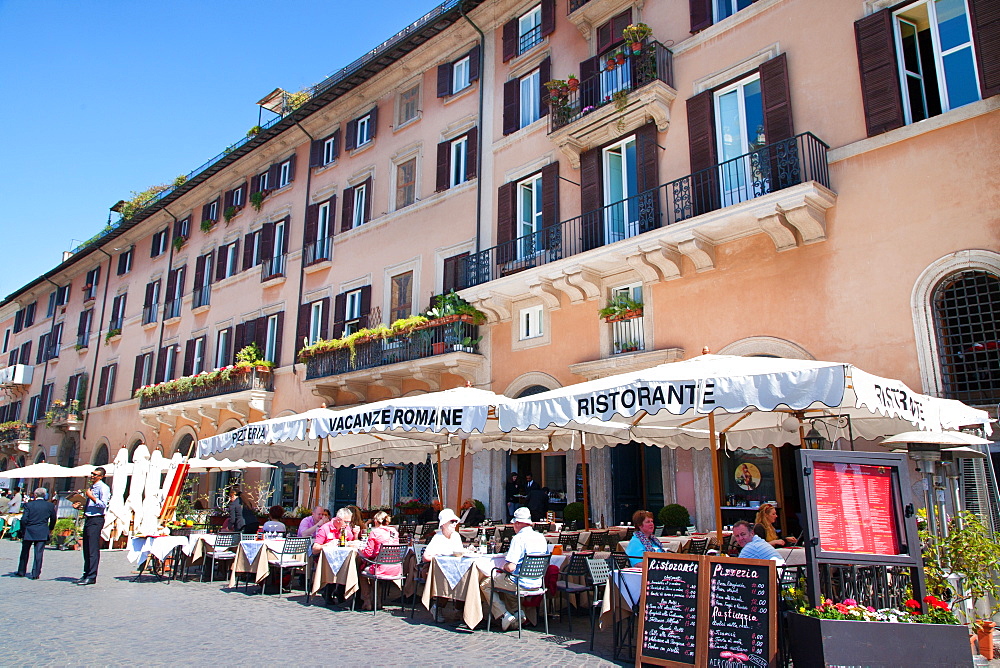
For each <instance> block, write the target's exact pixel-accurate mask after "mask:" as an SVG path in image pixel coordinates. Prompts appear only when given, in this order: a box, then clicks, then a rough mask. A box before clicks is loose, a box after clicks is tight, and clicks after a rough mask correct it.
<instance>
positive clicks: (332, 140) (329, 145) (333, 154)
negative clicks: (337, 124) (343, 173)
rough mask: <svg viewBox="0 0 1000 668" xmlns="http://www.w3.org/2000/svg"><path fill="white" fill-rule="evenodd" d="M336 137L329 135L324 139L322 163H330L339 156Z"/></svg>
mask: <svg viewBox="0 0 1000 668" xmlns="http://www.w3.org/2000/svg"><path fill="white" fill-rule="evenodd" d="M336 141H337V140H336V137H328V138H327V139H325V140H323V162H322V163H320V164H323V165H329V164H330V163H331V162H333V161H334V160H335V159H336V158H337V143H336Z"/></svg>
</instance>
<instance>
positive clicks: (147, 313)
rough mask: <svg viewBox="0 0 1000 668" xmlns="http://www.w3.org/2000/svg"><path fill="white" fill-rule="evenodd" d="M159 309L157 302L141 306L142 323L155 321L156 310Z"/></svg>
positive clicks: (146, 323)
mask: <svg viewBox="0 0 1000 668" xmlns="http://www.w3.org/2000/svg"><path fill="white" fill-rule="evenodd" d="M159 310H160V305H159V304H150V305H149V306H143V307H142V324H144V325H148V324H149V323H151V322H156V314H157V311H159Z"/></svg>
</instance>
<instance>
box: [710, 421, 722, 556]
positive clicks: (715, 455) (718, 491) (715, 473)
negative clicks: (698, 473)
mask: <svg viewBox="0 0 1000 668" xmlns="http://www.w3.org/2000/svg"><path fill="white" fill-rule="evenodd" d="M708 438H709V442H710V443H711V446H712V482H713V483H714V484H713V487H714V488H715V539H716V540H717V541H719V545H722V474H721V473H720V472H719V440H718V435H717V434H716V433H715V413H709V414H708Z"/></svg>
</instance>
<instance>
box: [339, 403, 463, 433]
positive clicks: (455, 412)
mask: <svg viewBox="0 0 1000 668" xmlns="http://www.w3.org/2000/svg"><path fill="white" fill-rule="evenodd" d="M463 411H464V409H462V408H451V409H441V410H431V409H429V408H425V409H419V408H408V409H402V408H383V409H382V410H377V411H368V412H366V413H355V414H353V415H342V416H339V417H336V418H332V419H331V420H330V432H331V433H333V432H345V431H351V430H355V429H368V428H369V427H386V426H406V427H455V426H459V425H461V424H462V413H463Z"/></svg>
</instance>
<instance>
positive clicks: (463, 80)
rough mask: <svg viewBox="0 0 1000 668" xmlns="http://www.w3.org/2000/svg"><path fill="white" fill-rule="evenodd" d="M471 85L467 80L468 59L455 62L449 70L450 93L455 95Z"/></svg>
mask: <svg viewBox="0 0 1000 668" xmlns="http://www.w3.org/2000/svg"><path fill="white" fill-rule="evenodd" d="M471 85H472V81H471V80H470V79H469V57H468V56H466V57H465V58H461V59H459V60H456V61H455V63H454V64H453V65H452V68H451V92H452V93H453V94H454V93H457V92H458V91H460V90H464V89H466V88H468V87H469V86H471Z"/></svg>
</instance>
